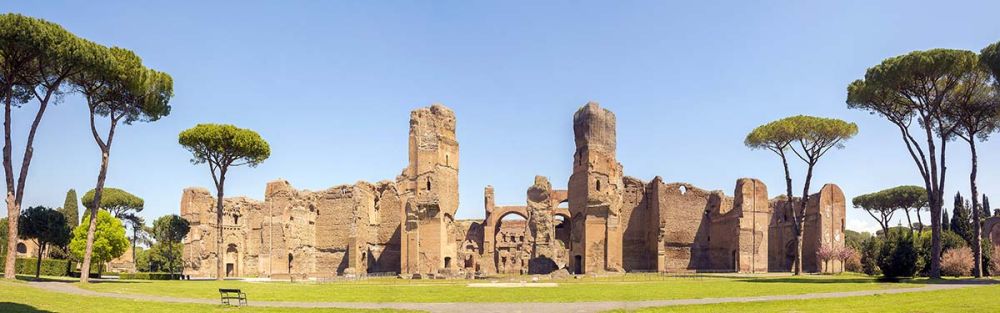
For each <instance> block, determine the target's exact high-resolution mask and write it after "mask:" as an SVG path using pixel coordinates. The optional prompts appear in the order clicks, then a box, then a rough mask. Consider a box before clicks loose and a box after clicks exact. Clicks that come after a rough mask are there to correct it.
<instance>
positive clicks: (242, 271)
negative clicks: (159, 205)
mask: <svg viewBox="0 0 1000 313" xmlns="http://www.w3.org/2000/svg"><path fill="white" fill-rule="evenodd" d="M260 205H261V203H260V202H259V201H254V200H252V199H248V198H244V197H235V198H227V199H225V200H224V201H223V210H222V212H223V217H222V229H223V237H222V238H223V242H222V251H223V252H222V253H223V254H222V256H221V257H222V260H223V267H224V271H225V275H227V276H244V275H247V274H248V273H247V271H248V270H253V269H254V268H255V267H256V264H254V263H253V262H254V261H256V259H255V258H254V257H255V256H256V253H257V252H256V251H254V250H253V248H255V247H253V246H251V245H252V242H251V241H249V240H248V236H247V234H248V232H247V231H248V229H249V227H247V225H248V224H249V222H250V221H248V220H247V218H245V217H246V216H247V215H248V214H249V213H250V212H252V211H253V210H255V209H258V208H259V206H260ZM181 217H183V218H184V219H186V220H188V221H189V222H190V223H191V231H190V232H189V233H188V236H186V237H185V238H184V256H183V262H184V268H185V274H188V275H192V276H215V275H216V266H217V263H216V262H217V260H218V258H219V255H218V250H217V247H218V246H219V242H218V239H219V237H218V225H219V224H218V220H217V215H216V203H215V197H213V196H212V194H211V193H210V192H209V191H208V189H205V188H187V189H184V191H183V194H182V196H181Z"/></svg>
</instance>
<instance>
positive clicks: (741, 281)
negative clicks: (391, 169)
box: [81, 275, 920, 302]
mask: <svg viewBox="0 0 1000 313" xmlns="http://www.w3.org/2000/svg"><path fill="white" fill-rule="evenodd" d="M467 284H468V281H429V280H414V281H402V280H396V279H388V280H372V281H363V282H347V283H345V282H341V283H288V282H266V283H265V282H242V281H224V282H217V281H116V282H102V283H92V284H87V285H81V287H82V288H85V289H89V290H94V291H102V292H114V293H132V294H156V295H161V296H173V297H184V298H205V299H215V298H217V297H218V292H217V290H218V289H219V288H240V289H242V290H243V291H245V292H246V293H247V294H248V297H249V298H250V299H252V300H254V301H304V302H317V301H328V302H340V301H344V302H580V301H638V300H661V299H689V298H718V297H748V296H763V295H781V294H804V293H820V292H837V291H853V290H871V289H880V288H905V287H913V286H918V285H920V282H919V281H918V282H904V283H882V282H878V281H876V280H874V279H872V278H868V277H864V276H854V275H838V276H805V277H764V278H749V277H720V276H696V277H665V278H664V277H658V278H657V279H656V280H642V279H638V280H633V281H617V280H611V281H602V280H593V279H580V280H568V281H561V282H559V286H558V287H555V288H503V289H498V288H471V287H467V286H466V285H467Z"/></svg>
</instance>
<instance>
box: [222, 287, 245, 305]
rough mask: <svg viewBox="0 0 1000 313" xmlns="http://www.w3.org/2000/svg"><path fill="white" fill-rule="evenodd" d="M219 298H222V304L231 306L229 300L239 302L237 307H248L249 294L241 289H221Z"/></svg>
mask: <svg viewBox="0 0 1000 313" xmlns="http://www.w3.org/2000/svg"><path fill="white" fill-rule="evenodd" d="M219 296H221V297H222V304H229V305H232V303H230V302H229V300H238V301H237V302H236V305H238V306H244V305H247V294H246V293H243V291H241V290H239V289H221V288H220V289H219Z"/></svg>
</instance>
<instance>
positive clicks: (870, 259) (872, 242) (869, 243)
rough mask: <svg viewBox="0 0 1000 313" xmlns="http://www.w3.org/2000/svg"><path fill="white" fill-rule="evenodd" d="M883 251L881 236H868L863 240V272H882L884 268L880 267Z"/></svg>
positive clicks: (869, 273)
mask: <svg viewBox="0 0 1000 313" xmlns="http://www.w3.org/2000/svg"><path fill="white" fill-rule="evenodd" d="M881 251H882V238H881V237H877V236H873V237H868V238H865V239H864V240H863V241H862V242H861V272H863V273H865V274H868V275H872V276H875V275H879V274H882V270H880V269H879V268H878V258H879V254H880V253H881Z"/></svg>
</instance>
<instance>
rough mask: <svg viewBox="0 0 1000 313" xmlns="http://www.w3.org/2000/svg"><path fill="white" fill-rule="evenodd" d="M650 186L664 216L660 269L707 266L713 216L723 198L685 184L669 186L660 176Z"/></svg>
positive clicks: (661, 231)
mask: <svg viewBox="0 0 1000 313" xmlns="http://www.w3.org/2000/svg"><path fill="white" fill-rule="evenodd" d="M650 184H651V185H652V188H653V192H652V193H651V195H655V199H656V200H655V201H654V203H655V205H656V207H657V211H658V212H659V217H660V219H659V223H660V230H659V234H658V235H659V237H658V250H659V251H660V252H659V253H658V254H659V255H660V260H658V262H659V263H660V264H659V265H658V266H657V269H658V270H660V271H664V272H682V271H694V270H698V269H702V268H703V267H707V266H706V265H707V264H709V262H710V261H711V258H710V256H709V251H710V249H709V243H710V242H711V240H712V239H711V238H710V235H711V234H710V229H711V226H712V223H711V219H710V218H709V214H710V213H711V212H713V211H717V208H718V207H719V205H720V203H721V197H720V196H719V195H718V193H717V192H710V191H707V190H703V189H700V188H697V187H694V186H692V185H689V184H685V183H670V184H665V183H663V181H662V180H661V179H660V178H659V177H657V178H655V179H653V181H652V182H651V183H650ZM716 240H720V239H718V238H717V239H716Z"/></svg>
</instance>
